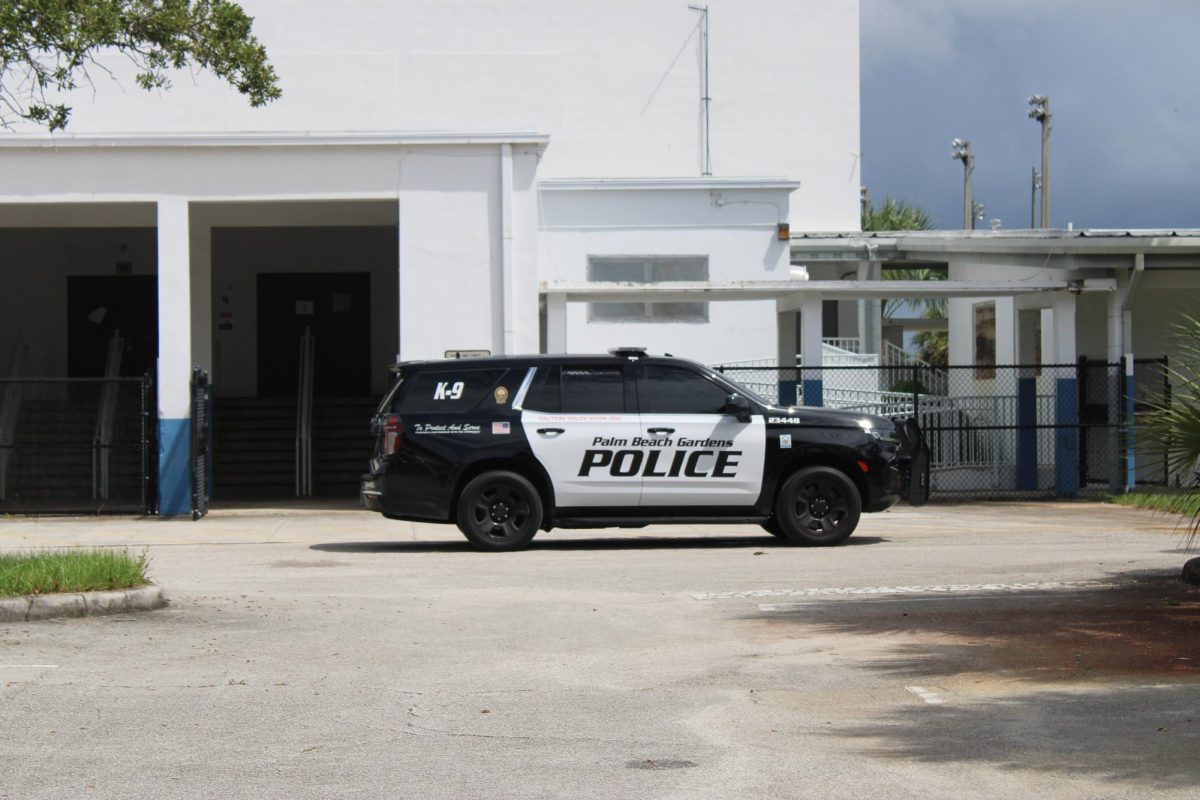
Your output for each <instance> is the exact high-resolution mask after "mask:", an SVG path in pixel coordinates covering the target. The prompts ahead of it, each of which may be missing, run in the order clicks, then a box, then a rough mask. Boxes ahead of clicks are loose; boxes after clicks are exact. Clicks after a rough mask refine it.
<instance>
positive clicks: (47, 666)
mask: <svg viewBox="0 0 1200 800" xmlns="http://www.w3.org/2000/svg"><path fill="white" fill-rule="evenodd" d="M0 669H58V664H0Z"/></svg>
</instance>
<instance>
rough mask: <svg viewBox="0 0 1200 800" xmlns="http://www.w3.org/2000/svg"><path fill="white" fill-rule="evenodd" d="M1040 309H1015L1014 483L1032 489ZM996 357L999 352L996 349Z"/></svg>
mask: <svg viewBox="0 0 1200 800" xmlns="http://www.w3.org/2000/svg"><path fill="white" fill-rule="evenodd" d="M1041 313H1042V310H1041V309H1040V308H1027V309H1022V308H1020V307H1019V304H1018V310H1017V312H1016V346H1015V348H1014V349H1015V351H1016V363H1017V364H1019V365H1021V369H1020V370H1018V372H1017V376H1016V377H1017V383H1016V387H1017V443H1016V466H1017V469H1016V473H1017V474H1016V483H1017V489H1020V490H1022V491H1035V490H1036V489H1037V488H1038V429H1037V424H1038V420H1037V364H1038V346H1039V344H1040V342H1039V340H1038V336H1039V333H1038V328H1039V322H1040V319H1041ZM996 317H997V324H996V328H997V339H999V331H1000V324H999V318H1000V310H999V306H997V310H996ZM997 361H999V352H997Z"/></svg>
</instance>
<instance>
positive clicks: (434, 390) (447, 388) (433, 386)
mask: <svg viewBox="0 0 1200 800" xmlns="http://www.w3.org/2000/svg"><path fill="white" fill-rule="evenodd" d="M508 372H509V370H506V369H462V368H461V367H460V368H457V369H454V368H450V369H437V370H425V371H421V372H419V373H417V374H416V375H413V376H411V377H409V378H406V379H405V381H404V383H403V384H402V385H401V387H400V391H399V392H398V393H397V394H396V398H395V400H393V402H392V411H393V413H397V414H454V413H461V412H464V411H470V410H472V409H473V408H475V407H476V406H478V405H479V404H480V402H481V401H484V400H486V401H487V402H488V403H490V404H492V405H496V406H503V405H505V404H506V403H507V399H506V400H505V403H497V402H496V397H497V390H498V389H499V388H500V386H501V385H504V384H503V379H504V377H505V375H506V374H507V373H508ZM505 389H506V390H507V391H505V392H503V393H499V394H500V395H501V396H504V397H506V398H507V397H508V396H509V395H511V394H512V393H513V392H515V390H516V387H511V386H505Z"/></svg>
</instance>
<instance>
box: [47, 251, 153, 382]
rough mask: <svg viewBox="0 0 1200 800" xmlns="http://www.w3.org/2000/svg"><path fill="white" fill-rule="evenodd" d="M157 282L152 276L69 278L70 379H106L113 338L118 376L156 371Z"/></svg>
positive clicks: (74, 276)
mask: <svg viewBox="0 0 1200 800" xmlns="http://www.w3.org/2000/svg"><path fill="white" fill-rule="evenodd" d="M157 298H158V281H157V278H156V277H155V276H154V275H70V276H68V277H67V375H68V376H69V377H71V378H95V377H99V376H101V375H104V374H105V369H106V365H107V364H108V360H109V357H110V353H109V349H110V346H111V343H112V341H113V339H114V338H117V339H118V342H119V344H120V347H119V352H118V354H117V357H118V358H119V362H118V363H117V369H118V372H117V374H118V375H121V376H130V377H138V376H142V375H146V374H148V373H150V372H151V371H153V369H154V361H155V358H156V357H157V355H158V316H157V314H158V300H157Z"/></svg>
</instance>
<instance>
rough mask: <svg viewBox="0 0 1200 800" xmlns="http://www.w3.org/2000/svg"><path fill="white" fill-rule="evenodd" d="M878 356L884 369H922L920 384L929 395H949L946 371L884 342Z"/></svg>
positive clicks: (890, 343) (948, 379) (948, 376)
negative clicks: (914, 367)
mask: <svg viewBox="0 0 1200 800" xmlns="http://www.w3.org/2000/svg"><path fill="white" fill-rule="evenodd" d="M879 356H880V363H881V364H882V365H883V366H885V367H913V366H917V367H922V369H921V383H922V384H923V385H924V387H925V389H926V390H928V392H929V393H930V394H940V395H945V394H949V393H950V390H949V387H950V375H949V373H948V372H947V371H946V370H944V369H941V368H940V367H935V366H933V365H932V364H930V363H929V362H928V361H925V360H924V359H922V358H921V357H920V356H917V355H914V354H913V353H910V352H908V351H907V350H905V349H904V348H903V347H899V346H897V345H896V344H894V343H892V342H886V341H885V342H884V343H883V349H882V350H881V352H880V354H879Z"/></svg>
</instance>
